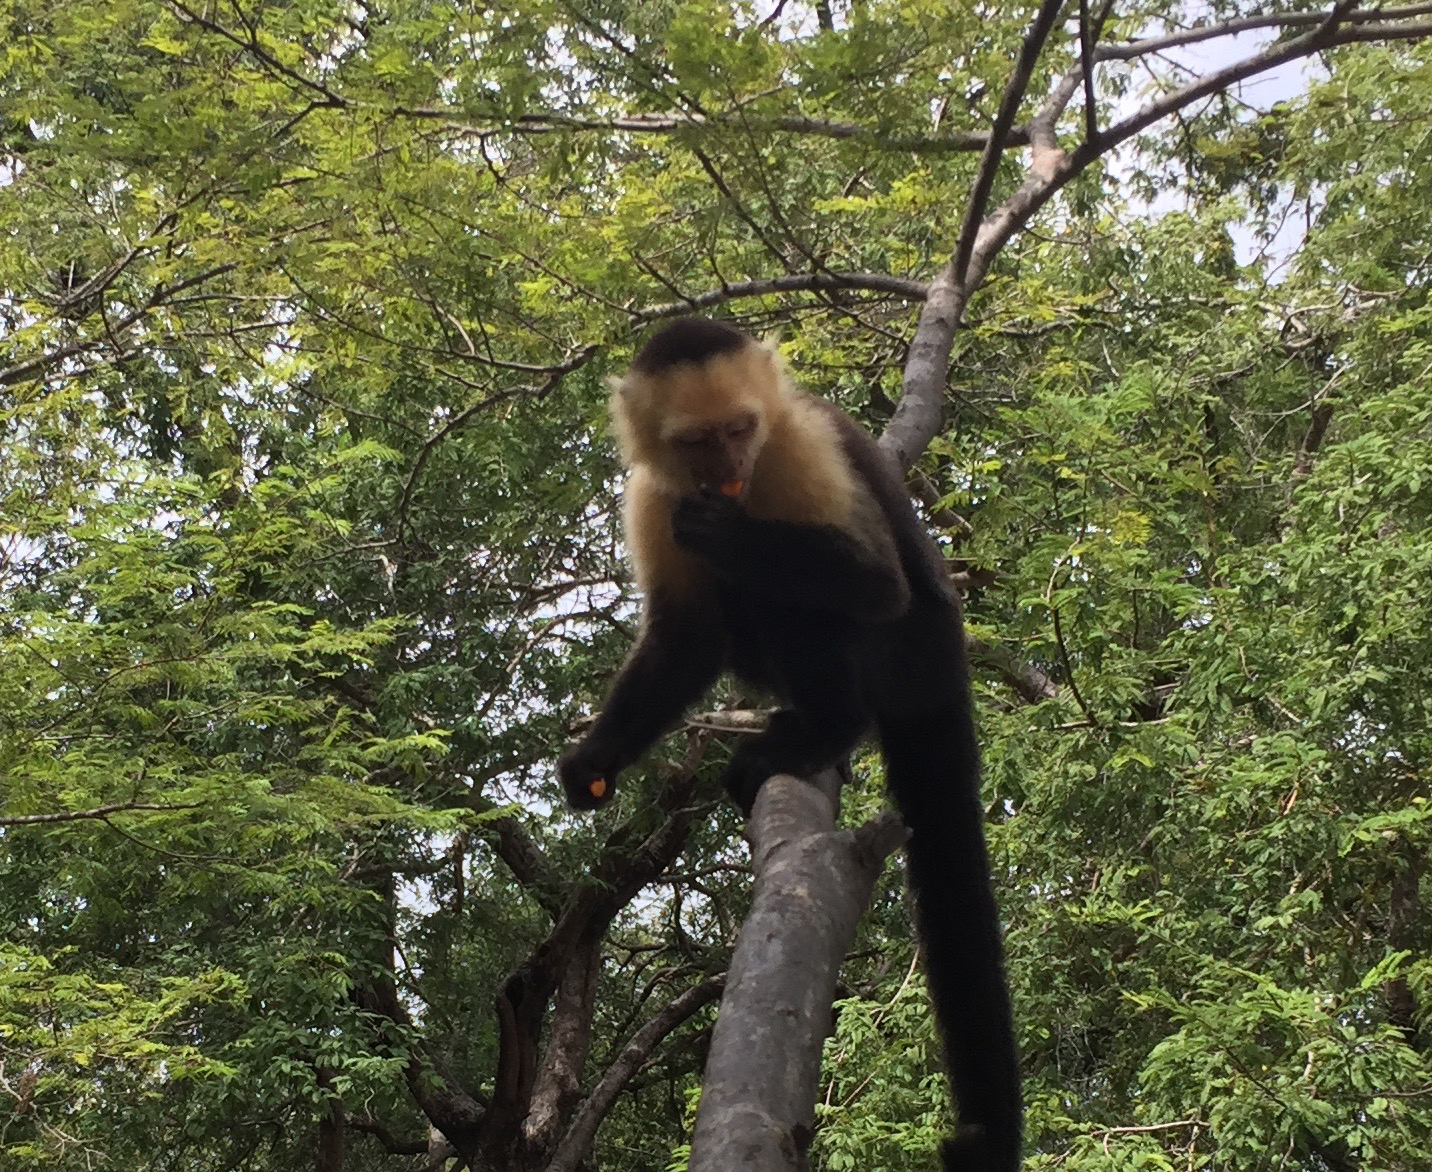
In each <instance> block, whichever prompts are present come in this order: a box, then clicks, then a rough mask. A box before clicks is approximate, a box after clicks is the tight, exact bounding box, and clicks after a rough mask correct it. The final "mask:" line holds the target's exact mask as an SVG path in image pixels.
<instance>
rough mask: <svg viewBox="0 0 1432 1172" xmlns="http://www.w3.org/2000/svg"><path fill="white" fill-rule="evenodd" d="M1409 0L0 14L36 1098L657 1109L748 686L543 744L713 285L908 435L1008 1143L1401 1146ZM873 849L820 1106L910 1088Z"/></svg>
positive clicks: (313, 1121) (99, 1108) (252, 1132)
mask: <svg viewBox="0 0 1432 1172" xmlns="http://www.w3.org/2000/svg"><path fill="white" fill-rule="evenodd" d="M1429 16H1432V7H1429V6H1426V5H1410V6H1404V7H1402V8H1398V9H1387V10H1382V11H1374V10H1367V11H1362V10H1359V9H1357V8H1355V7H1350V6H1347V5H1343V6H1340V7H1338V8H1336V9H1333V10H1316V9H1303V8H1299V9H1297V10H1296V11H1281V12H1276V13H1272V12H1268V11H1266V10H1260V9H1257V8H1256V7H1246V6H1239V5H1223V4H1220V5H1215V6H1214V7H1213V8H1211V9H1208V10H1207V11H1206V12H1203V11H1200V13H1197V14H1195V13H1192V12H1189V11H1188V10H1186V9H1185V8H1184V7H1183V6H1179V5H1143V6H1133V7H1124V8H1121V9H1119V10H1117V11H1116V10H1114V9H1113V8H1112V7H1102V8H1094V7H1092V6H1076V5H1072V4H1071V5H1068V6H1066V7H1064V8H1063V9H1062V10H1061V9H1060V8H1057V7H1055V6H1054V5H1052V4H1049V5H1044V6H1043V7H1042V8H1036V7H1035V6H1030V5H1025V6H1016V7H1009V8H1006V9H1001V10H998V11H995V10H989V9H984V8H979V7H975V6H951V5H948V4H944V3H924V2H921V0H914V2H908V0H907V2H903V3H899V4H895V3H885V2H883V0H875V2H872V0H864V2H862V3H859V4H851V5H841V4H834V5H829V4H820V5H816V6H814V7H810V6H806V5H794V6H793V5H789V4H784V3H778V4H775V5H772V4H770V3H764V4H760V5H757V6H755V7H752V6H746V5H734V6H733V5H729V4H727V3H719V4H718V3H708V2H705V0H697V2H694V3H692V2H686V0H683V2H682V3H679V4H678V3H670V4H651V3H643V4H640V5H630V6H626V5H622V4H605V5H599V6H598V7H596V8H592V7H584V6H582V5H580V4H578V5H574V4H573V3H571V2H570V0H558V2H555V3H537V4H523V5H522V6H520V8H518V7H509V8H501V7H498V8H493V7H489V6H485V5H469V4H464V3H445V4H432V3H423V4H418V3H409V2H407V0H393V2H391V3H384V4H376V3H375V4H365V3H362V2H361V0H360V2H359V3H356V4H350V3H337V2H334V0H296V2H290V3H283V4H278V3H264V2H253V3H233V2H231V0H222V2H217V0H211V2H206V3H203V4H190V3H178V2H160V0H129V2H127V3H123V4H115V3H98V2H89V0H65V2H64V3H29V4H24V5H20V4H14V3H11V4H6V5H4V6H3V8H0V19H2V20H3V21H4V27H5V31H6V37H5V44H6V52H5V55H4V57H3V64H0V111H3V122H0V136H3V142H2V145H3V150H4V152H5V167H6V180H7V182H6V185H5V186H4V188H3V191H0V227H3V231H0V286H3V292H4V299H3V301H0V388H2V389H0V494H3V495H0V869H3V882H0V908H3V915H0V925H3V937H0V940H3V943H0V948H3V955H4V966H3V969H0V1151H2V1152H3V1153H4V1156H5V1160H6V1162H7V1164H10V1165H13V1166H15V1167H22V1168H23V1167H58V1168H80V1167H85V1168H88V1167H93V1166H97V1165H100V1166H102V1165H103V1164H104V1163H108V1164H110V1165H111V1166H117V1167H126V1166H145V1167H156V1168H176V1169H177V1168H183V1169H186V1170H187V1169H199V1168H214V1169H219V1168H225V1169H227V1168H246V1169H269V1168H272V1169H290V1168H293V1167H298V1166H302V1165H304V1164H307V1163H315V1164H316V1165H317V1166H318V1167H320V1168H321V1169H336V1168H340V1167H342V1168H350V1169H369V1168H371V1169H399V1168H415V1167H422V1166H425V1165H426V1164H428V1163H429V1148H430V1134H429V1131H428V1127H429V1125H430V1124H431V1125H434V1126H435V1127H436V1128H437V1129H439V1131H440V1133H441V1136H440V1137H438V1138H436V1139H433V1140H432V1141H431V1144H432V1159H433V1160H437V1159H440V1158H442V1157H443V1156H444V1155H445V1154H447V1153H451V1152H455V1153H460V1154H461V1155H462V1156H463V1157H464V1158H465V1159H466V1160H467V1161H468V1162H469V1163H470V1164H471V1165H472V1166H474V1167H478V1168H502V1169H511V1170H517V1169H523V1168H548V1167H577V1166H587V1167H592V1168H597V1167H600V1168H604V1169H605V1168H612V1169H658V1168H665V1167H667V1166H668V1165H670V1164H671V1163H673V1162H679V1161H680V1158H681V1157H680V1154H679V1146H680V1145H681V1144H682V1142H683V1140H684V1137H685V1136H686V1135H687V1133H688V1131H689V1124H690V1102H691V1096H692V1094H693V1092H694V1090H695V1088H696V1087H697V1085H698V1072H699V1067H700V1064H701V1058H702V1054H703V1050H704V1047H705V1039H706V1036H707V1033H706V1031H707V1029H708V1027H709V1023H710V1019H711V1015H712V1012H713V1005H714V999H715V997H716V996H717V995H718V993H719V987H720V975H721V973H722V971H723V970H724V968H725V965H726V958H727V955H728V949H729V943H730V940H731V938H732V936H733V935H734V932H735V929H736V926H737V925H738V924H739V923H740V919H741V916H742V914H743V912H744V910H745V906H746V903H747V900H748V898H749V897H748V895H747V888H748V885H749V879H748V876H747V874H746V864H745V861H744V854H743V852H742V851H740V850H739V849H737V847H736V846H735V845H734V844H735V838H736V832H737V829H738V822H737V820H736V818H735V817H734V815H733V814H732V812H731V811H729V810H728V809H726V808H725V807H724V806H723V805H722V804H721V803H720V802H719V800H718V796H717V790H716V786H715V784H714V775H715V774H716V773H717V772H719V766H720V763H721V759H722V757H723V756H724V753H725V752H726V747H725V746H726V744H727V739H726V737H725V736H724V735H713V734H712V732H711V731H710V730H709V729H708V728H704V727H699V723H700V722H698V725H693V726H692V727H691V728H690V729H688V730H687V731H686V732H685V733H684V734H683V735H682V736H681V737H679V738H678V740H677V741H676V742H674V743H673V744H672V745H671V746H669V747H668V750H667V752H666V755H665V760H663V759H661V755H660V754H659V755H658V759H656V760H654V761H653V762H652V763H651V764H650V768H649V770H648V777H647V778H646V782H645V784H644V785H632V786H628V787H626V789H625V796H624V798H623V799H622V802H621V804H620V805H619V806H618V808H617V810H616V812H615V814H614V815H612V816H611V817H608V818H604V819H602V820H600V821H598V822H595V823H594V822H592V821H589V820H579V819H573V818H569V817H568V816H567V815H566V814H565V813H564V812H563V811H562V810H561V809H560V806H559V803H558V793H557V789H556V787H555V785H554V784H553V782H552V780H551V775H550V762H551V760H552V759H553V757H554V755H555V752H556V749H557V747H558V746H559V745H560V744H561V742H562V739H563V736H564V733H565V729H566V725H567V722H568V719H569V718H570V717H571V716H573V715H574V714H576V713H577V712H579V711H580V710H581V709H582V708H584V707H585V706H587V705H589V704H590V703H592V702H593V701H594V700H595V699H596V698H598V697H599V695H600V689H601V686H602V682H603V680H604V679H605V678H606V675H607V673H608V672H609V671H610V670H611V669H612V668H613V667H614V666H615V664H616V662H617V661H618V660H619V658H620V656H621V654H622V652H623V650H624V648H625V647H626V646H627V644H628V641H629V636H630V624H631V621H632V617H633V614H634V608H633V599H632V596H631V593H630V586H629V583H628V582H627V581H626V580H625V578H624V576H623V571H622V569H621V565H620V560H619V558H618V556H617V555H618V553H619V550H618V549H617V545H616V539H615V530H614V523H613V515H612V504H613V500H614V495H615V490H616V478H615V471H616V470H615V465H614V462H613V460H612V456H611V453H610V444H609V442H608V440H607V438H606V437H605V435H604V434H603V421H602V415H603V398H604V393H603V391H602V389H601V386H600V376H601V375H602V374H603V373H605V372H607V371H609V370H611V369H615V368H617V367H619V366H620V364H621V362H622V360H623V358H624V357H625V356H626V355H627V354H628V353H629V352H630V346H631V343H632V340H633V336H634V332H635V331H636V330H638V329H639V328H640V327H642V326H644V325H646V324H647V323H649V322H651V321H654V320H657V319H659V318H661V317H663V316H669V315H672V314H675V313H678V312H683V311H685V310H686V309H687V308H698V309H704V310H712V311H716V312H721V313H725V314H728V315H732V316H734V317H735V318H736V319H737V320H738V321H740V323H741V324H743V325H744V326H746V327H747V328H751V329H763V328H766V327H768V326H780V327H781V328H782V329H783V331H784V337H785V339H786V347H787V350H788V353H789V355H790V357H791V359H792V362H793V363H794V365H795V367H796V369H797V372H798V374H799V376H800V377H801V378H802V380H803V381H805V382H806V383H807V384H808V385H810V386H811V387H812V388H813V389H815V390H817V391H818V392H820V393H822V394H825V395H827V396H829V397H831V398H833V399H835V400H837V401H839V402H841V403H842V405H844V406H845V407H847V408H848V409H850V410H852V411H853V412H855V413H856V414H857V415H859V416H861V417H862V418H864V419H865V420H866V422H867V423H869V424H870V425H871V426H872V428H873V429H875V430H878V431H883V432H884V433H885V435H886V438H887V442H888V443H889V444H891V445H892V446H893V447H894V448H896V450H898V451H899V452H901V453H902V454H904V455H905V456H906V457H907V458H911V459H913V458H915V457H917V456H918V457H919V472H918V479H917V487H918V488H919V490H920V493H921V495H922V497H923V498H924V499H925V501H926V503H927V505H928V506H929V509H930V512H929V516H930V519H931V520H932V521H933V522H934V523H935V524H936V525H938V526H939V527H940V528H941V529H942V530H943V532H944V534H945V536H946V539H947V541H948V544H949V546H950V549H951V556H952V563H953V568H954V569H955V571H956V572H957V573H958V574H960V575H961V577H960V579H959V580H960V581H961V583H962V584H963V585H964V587H965V588H966V590H967V615H968V618H969V620H970V624H971V628H972V632H973V634H974V636H975V637H976V639H977V650H978V652H979V659H978V666H979V677H980V678H979V684H980V689H981V695H980V700H981V715H982V724H983V730H984V738H985V744H986V772H987V793H988V797H989V800H990V811H991V826H990V837H991V843H992V848H993V851H994V855H995V858H996V861H997V865H998V868H999V872H998V877H999V881H1000V890H1001V897H1002V902H1003V910H1004V914H1005V916H1006V919H1007V921H1008V924H1009V929H1010V935H1009V948H1010V968H1011V977H1012V980H1013V984H1014V987H1015V992H1016V998H1017V1012H1018V1016H1019V1021H1020V1025H1021V1030H1022V1044H1023V1049H1024V1055H1025V1070H1026V1075H1027V1079H1028V1084H1027V1095H1028V1098H1029V1104H1030V1110H1029V1145H1030V1151H1031V1161H1030V1165H1031V1167H1035V1168H1039V1167H1050V1168H1052V1167H1054V1166H1056V1165H1057V1166H1059V1167H1061V1168H1078V1169H1104V1168H1114V1167H1125V1166H1141V1167H1142V1166H1147V1167H1156V1168H1159V1167H1169V1168H1173V1167H1177V1168H1187V1167H1214V1168H1229V1169H1245V1168H1255V1169H1256V1168H1269V1169H1272V1168H1275V1167H1276V1168H1291V1169H1307V1170H1309V1172H1321V1170H1323V1169H1328V1168H1331V1169H1352V1168H1357V1169H1364V1168H1365V1169H1369V1170H1372V1169H1396V1170H1402V1169H1408V1170H1411V1169H1420V1168H1422V1167H1425V1166H1426V1165H1427V1163H1428V1161H1429V1159H1432V1111H1429V1106H1428V1105H1429V1101H1432V1071H1429V1068H1428V1065H1429V1064H1428V1057H1427V1036H1426V1029H1427V1019H1426V1011H1425V1008H1424V1007H1425V1005H1426V1003H1427V998H1428V995H1429V975H1432V970H1429V966H1428V961H1427V945H1428V941H1427V928H1426V916H1425V914H1424V913H1423V910H1422V899H1423V894H1422V892H1423V873H1424V860H1425V855H1426V850H1427V843H1428V833H1429V831H1428V808H1427V801H1426V798H1427V784H1426V781H1427V771H1428V767H1429V766H1428V750H1429V745H1428V729H1429V727H1432V724H1429V720H1428V710H1427V709H1428V701H1427V700H1426V699H1425V697H1427V696H1428V694H1429V687H1428V684H1429V681H1428V680H1427V678H1426V676H1427V674H1428V671H1429V669H1428V666H1427V665H1428V663H1429V655H1428V651H1429V647H1428V642H1429V632H1432V623H1429V617H1432V616H1429V614H1428V602H1427V590H1426V583H1427V581H1428V576H1429V574H1428V571H1429V568H1432V542H1429V539H1428V537H1427V533H1428V531H1429V528H1428V524H1427V522H1428V512H1429V508H1428V506H1429V493H1430V492H1432V486H1429V484H1428V483H1427V471H1426V470H1427V468H1428V467H1429V466H1432V462H1429V456H1432V452H1429V446H1432V401H1429V397H1428V395H1429V392H1428V389H1427V388H1428V386H1429V385H1432V384H1429V381H1428V374H1429V372H1432V348H1429V337H1432V334H1429V330H1432V322H1430V321H1429V315H1428V309H1427V305H1426V295H1425V289H1426V287H1427V284H1428V272H1427V269H1428V265H1429V263H1432V210H1429V209H1432V198H1429V197H1432V164H1429V161H1428V160H1429V157H1432V155H1429V152H1428V150H1427V149H1425V148H1426V145H1427V139H1428V128H1429V126H1432V96H1429V95H1432V85H1429V73H1432V65H1430V64H1429V61H1428V57H1427V50H1426V46H1425V43H1423V42H1422V41H1420V40H1419V39H1418V38H1420V37H1421V36H1422V35H1424V34H1425V33H1426V32H1428V31H1432V29H1429V27H1428V25H1427V21H1428V19H1429ZM1228 30H1241V32H1240V35H1239V36H1237V37H1227V36H1220V34H1221V33H1224V32H1227V31H1228ZM1194 53H1201V54H1203V55H1202V56H1192V55H1191V54H1194ZM1243 62H1246V64H1240V63H1243ZM1288 62H1307V70H1308V72H1307V73H1306V74H1305V75H1302V74H1298V73H1297V72H1296V69H1289V68H1288V67H1286V65H1285V67H1284V69H1283V71H1282V72H1281V73H1280V74H1278V75H1277V76H1279V77H1281V78H1282V80H1283V85H1284V88H1285V89H1286V91H1287V96H1286V98H1285V99H1284V100H1282V101H1270V100H1267V99H1266V98H1265V97H1264V95H1263V91H1261V90H1260V89H1258V88H1257V87H1256V86H1253V85H1249V86H1247V87H1246V88H1240V87H1239V85H1238V83H1239V82H1241V81H1243V80H1245V79H1248V78H1252V77H1254V76H1256V75H1261V73H1262V72H1263V71H1266V70H1267V69H1269V68H1272V67H1276V66H1278V65H1280V63H1288ZM957 327H958V329H957ZM952 354H953V365H952V366H949V365H948V363H949V360H950V358H951V355H952ZM947 366H948V369H949V371H950V374H949V385H948V386H946V372H947ZM932 437H933V438H932ZM728 701H739V703H745V701H744V700H740V698H736V697H722V703H723V704H724V703H726V702H728ZM705 723H707V724H709V723H712V722H710V721H707V722H705ZM875 772H877V770H876V769H875V768H874V767H873V762H862V763H861V768H860V769H859V770H858V773H859V775H860V778H861V780H862V782H864V781H865V779H866V777H867V776H870V775H873V774H874V773H875ZM879 801H880V798H879V787H878V785H875V784H862V785H861V786H860V787H859V788H858V789H856V790H855V791H854V792H851V793H849V794H848V795H847V799H846V806H847V810H846V817H847V818H848V819H851V820H857V821H858V820H864V819H865V818H866V817H867V816H868V815H870V814H871V813H873V811H874V810H875V809H876V808H877V805H878V803H879ZM901 892H902V884H901V883H900V882H899V877H898V875H897V874H895V872H894V870H893V868H892V870H891V871H889V872H887V873H886V875H885V876H884V878H883V879H882V880H881V881H880V882H879V883H878V884H877V887H876V897H875V902H874V906H873V909H872V912H871V914H870V915H868V916H867V918H866V920H865V921H864V923H863V925H862V927H861V929H860V937H859V939H858V941H857V943H856V947H855V951H854V953H853V955H852V958H851V959H850V961H849V962H848V963H847V965H846V967H845V970H844V973H843V982H844V986H843V989H842V993H843V999H842V1001H841V1011H840V1014H839V1018H838V1020H837V1023H836V1031H835V1035H834V1037H833V1039H832V1041H831V1042H830V1044H829V1047H828V1051H827V1064H826V1070H825V1075H824V1078H825V1084H824V1094H823V1096H822V1107H821V1109H820V1112H819V1116H818V1119H819V1129H818V1133H817V1137H816V1146H815V1149H814V1160H815V1162H816V1163H818V1164H819V1165H820V1166H824V1167H828V1168H832V1169H840V1168H850V1167H877V1168H882V1169H891V1170H903V1169H906V1168H910V1169H914V1168H917V1167H918V1168H923V1167H926V1166H928V1160H929V1153H930V1151H931V1149H932V1147H933V1145H934V1142H935V1137H936V1136H937V1135H938V1134H939V1133H940V1131H941V1130H942V1129H943V1127H944V1122H945V1121H944V1120H943V1118H942V1113H943V1107H942V1103H943V1091H942V1089H941V1086H940V1081H939V1080H938V1078H937V1077H935V1076H936V1072H935V1070H934V1068H933V1065H932V1062H933V1048H932V1047H931V1046H930V1042H931V1039H930V1037H929V1033H928V1030H929V1027H928V1025H927V1023H926V1020H925V1013H924V1010H923V991H922V988H921V983H920V981H919V979H918V976H917V974H915V973H914V972H913V971H912V969H911V964H912V956H911V942H910V928H909V921H908V918H907V915H906V910H905V907H904V903H903V896H902V894H901ZM599 1124H600V1127H598V1125H599ZM444 1145H449V1146H446V1147H445V1146H444Z"/></svg>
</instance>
